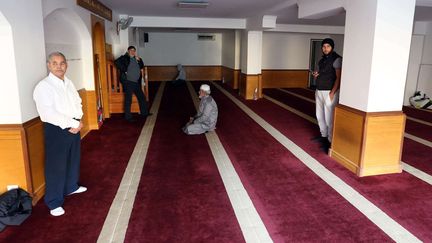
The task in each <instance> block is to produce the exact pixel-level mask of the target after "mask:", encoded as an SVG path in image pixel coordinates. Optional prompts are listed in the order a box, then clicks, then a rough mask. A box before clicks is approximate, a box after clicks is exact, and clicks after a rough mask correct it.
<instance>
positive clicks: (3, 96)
mask: <svg viewBox="0 0 432 243" xmlns="http://www.w3.org/2000/svg"><path fill="white" fill-rule="evenodd" d="M0 45H1V48H0V56H2V57H9V58H0V67H1V71H2V78H1V79H0V84H1V87H2V88H1V89H0V104H2V105H0V124H13V123H19V122H20V121H21V107H20V100H19V92H18V78H17V70H16V65H15V54H14V43H13V36H12V28H11V26H10V24H9V22H8V21H7V19H6V18H5V17H4V16H3V14H2V13H1V12H0Z"/></svg>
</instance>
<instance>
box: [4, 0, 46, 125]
mask: <svg viewBox="0 0 432 243" xmlns="http://www.w3.org/2000/svg"><path fill="white" fill-rule="evenodd" d="M0 12H2V13H3V15H4V16H5V17H6V19H7V21H8V22H9V24H10V26H11V30H12V34H13V42H14V43H13V53H14V54H15V59H14V57H13V55H5V56H4V55H2V58H3V59H5V61H8V62H12V63H14V65H15V67H16V74H13V73H12V72H10V71H6V73H8V74H7V75H8V76H5V73H4V72H3V71H2V76H3V77H2V80H4V81H7V82H10V83H11V84H13V85H11V86H9V88H11V89H10V90H5V91H6V92H7V94H5V96H3V94H2V95H1V98H0V102H1V103H0V104H2V106H1V107H2V108H0V110H1V113H2V114H1V116H0V124H14V123H19V124H20V123H23V122H26V121H28V120H30V119H32V118H34V117H36V116H37V112H36V107H35V104H34V102H33V88H34V86H35V85H36V83H37V82H38V81H39V80H41V79H42V78H43V77H44V76H45V75H46V68H45V42H44V30H43V24H42V4H41V1H40V0H34V1H26V0H16V1H0ZM1 44H2V48H3V43H1ZM7 44H8V45H9V46H10V43H7ZM6 52H7V51H6ZM9 54H10V53H9ZM5 67H7V65H6V66H2V70H3V68H5ZM15 75H16V78H15ZM14 94H18V95H19V102H14V101H16V98H11V95H14ZM9 98H11V99H10V100H9ZM12 102H13V104H12ZM16 104H18V105H19V107H20V108H18V107H16ZM5 105H6V106H9V105H11V106H14V107H16V110H18V111H19V112H16V111H15V112H12V113H11V114H8V113H5V114H4V112H8V111H9V108H5V109H3V106H5Z"/></svg>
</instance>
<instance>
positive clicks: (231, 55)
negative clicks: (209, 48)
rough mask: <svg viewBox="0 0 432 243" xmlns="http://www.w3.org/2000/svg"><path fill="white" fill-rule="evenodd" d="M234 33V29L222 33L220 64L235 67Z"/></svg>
mask: <svg viewBox="0 0 432 243" xmlns="http://www.w3.org/2000/svg"><path fill="white" fill-rule="evenodd" d="M235 61H236V34H235V31H227V32H224V33H222V65H223V66H225V67H229V68H232V69H235Z"/></svg>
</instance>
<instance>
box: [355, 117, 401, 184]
mask: <svg viewBox="0 0 432 243" xmlns="http://www.w3.org/2000/svg"><path fill="white" fill-rule="evenodd" d="M404 131H405V115H404V114H403V113H402V112H388V113H387V114H382V113H381V114H380V113H371V114H368V115H367V116H366V130H365V144H364V157H363V163H362V167H361V168H360V171H359V175H360V176H367V175H378V174H387V173H400V172H402V167H401V164H400V160H401V156H402V147H403V136H404Z"/></svg>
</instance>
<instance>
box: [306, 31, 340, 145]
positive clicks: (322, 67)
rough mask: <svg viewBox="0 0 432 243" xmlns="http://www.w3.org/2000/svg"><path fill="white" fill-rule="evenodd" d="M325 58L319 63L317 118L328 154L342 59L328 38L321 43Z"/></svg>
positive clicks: (315, 75) (317, 74) (316, 95)
mask: <svg viewBox="0 0 432 243" xmlns="http://www.w3.org/2000/svg"><path fill="white" fill-rule="evenodd" d="M321 49H322V52H323V57H322V58H321V60H320V61H319V64H318V66H319V71H318V72H313V73H312V74H313V76H314V77H315V78H316V91H315V101H316V117H317V120H318V125H319V128H320V132H321V138H320V139H319V140H320V142H321V143H322V145H323V148H324V150H325V152H326V153H328V149H329V148H330V145H331V141H332V132H333V112H334V109H335V106H336V105H337V104H338V102H339V86H340V79H341V68H342V57H341V56H339V55H338V54H337V53H336V52H335V51H334V50H333V49H334V41H333V40H332V39H330V38H326V39H324V40H323V41H322V43H321Z"/></svg>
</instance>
